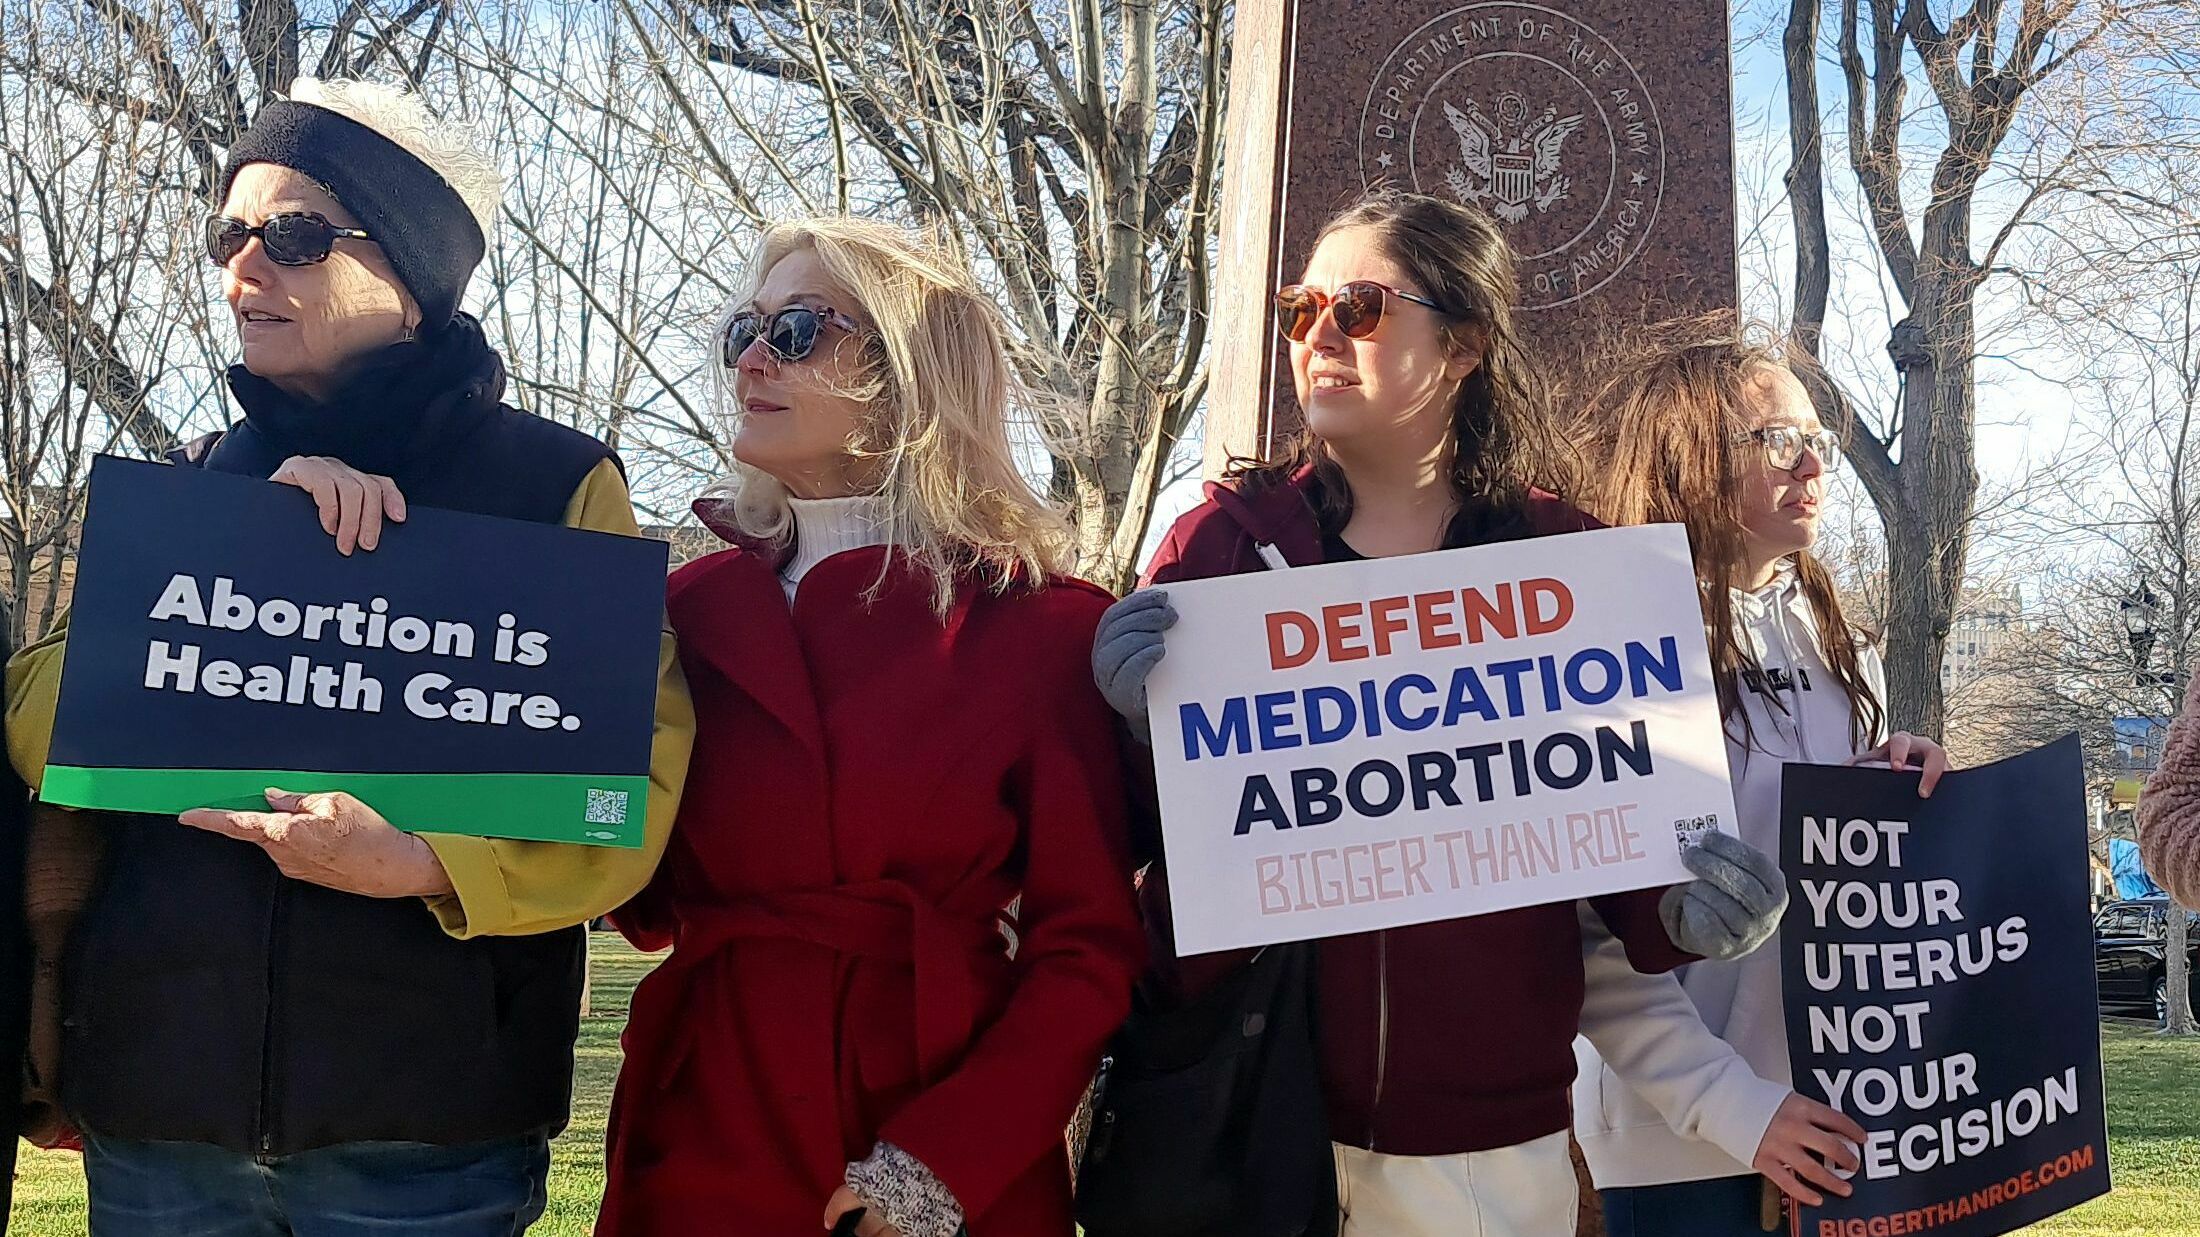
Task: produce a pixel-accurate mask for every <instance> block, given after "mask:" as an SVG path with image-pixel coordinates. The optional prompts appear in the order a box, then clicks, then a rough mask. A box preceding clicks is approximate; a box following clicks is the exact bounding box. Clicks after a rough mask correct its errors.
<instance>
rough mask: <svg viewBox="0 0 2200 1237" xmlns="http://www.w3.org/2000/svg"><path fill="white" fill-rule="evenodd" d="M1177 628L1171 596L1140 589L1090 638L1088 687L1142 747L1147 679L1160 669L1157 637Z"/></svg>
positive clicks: (1119, 604) (1114, 608)
mask: <svg viewBox="0 0 2200 1237" xmlns="http://www.w3.org/2000/svg"><path fill="white" fill-rule="evenodd" d="M1175 625H1176V611H1175V610H1173V609H1171V608H1170V607H1169V595H1168V594H1167V593H1164V592H1162V591H1161V590H1160V589H1157V588H1142V589H1140V590H1138V591H1137V592H1135V593H1132V594H1131V595H1130V596H1128V597H1125V598H1124V599H1123V600H1121V601H1118V602H1116V603H1115V604H1114V605H1112V606H1109V607H1108V612H1107V613H1106V614H1103V615H1101V616H1100V630H1099V631H1098V632H1096V633H1095V634H1094V635H1093V638H1092V681H1093V682H1094V683H1095V684H1097V685H1098V686H1099V688H1100V694H1101V695H1102V696H1103V697H1105V698H1106V699H1107V702H1108V703H1109V704H1111V705H1113V706H1115V711H1116V712H1118V713H1121V714H1122V715H1123V717H1124V720H1126V721H1128V722H1129V723H1130V724H1131V733H1132V734H1134V735H1136V736H1138V738H1139V740H1140V741H1141V742H1144V741H1146V737H1147V724H1146V676H1147V675H1149V674H1152V673H1153V668H1154V667H1155V666H1156V665H1158V664H1160V661H1161V654H1162V653H1163V652H1164V651H1165V650H1164V649H1163V647H1162V637H1161V633H1162V632H1165V631H1167V630H1168V629H1169V628H1171V627H1174V626H1175Z"/></svg>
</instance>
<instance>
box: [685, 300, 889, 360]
mask: <svg viewBox="0 0 2200 1237" xmlns="http://www.w3.org/2000/svg"><path fill="white" fill-rule="evenodd" d="M828 326H837V327H839V328H840V329H841V330H843V331H846V332H848V333H849V334H851V335H852V334H854V333H855V332H857V331H858V330H861V329H862V328H861V327H859V326H858V325H857V324H856V320H855V319H853V318H850V317H849V316H848V315H846V314H844V313H842V312H840V311H839V310H837V309H828V308H824V307H822V306H820V307H819V308H816V309H812V308H810V307H809V306H807V305H789V306H788V307H787V308H785V309H782V310H780V311H779V312H778V313H772V314H762V313H757V312H756V311H754V310H749V311H747V312H744V313H738V314H735V315H734V316H733V319H732V320H731V321H729V322H727V323H726V334H725V337H724V340H723V341H722V344H721V353H720V359H721V360H722V361H723V362H724V363H725V366H726V368H727V369H738V368H740V365H741V354H742V353H744V352H747V351H748V350H749V345H750V344H753V343H755V342H756V341H757V340H759V339H761V340H763V341H764V347H765V348H767V349H769V350H770V351H771V354H772V356H773V357H774V358H776V359H777V360H779V361H780V362H782V363H786V362H792V361H799V360H802V359H803V358H804V357H807V356H809V355H810V353H812V352H814V351H816V350H817V333H818V332H819V331H821V330H823V329H825V328H826V327H828Z"/></svg>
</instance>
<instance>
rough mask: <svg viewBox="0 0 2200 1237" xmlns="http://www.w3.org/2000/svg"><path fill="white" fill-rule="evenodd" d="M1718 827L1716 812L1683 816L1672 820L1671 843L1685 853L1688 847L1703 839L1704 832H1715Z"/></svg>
mask: <svg viewBox="0 0 2200 1237" xmlns="http://www.w3.org/2000/svg"><path fill="white" fill-rule="evenodd" d="M1718 827H1719V814H1718V813H1717V812H1711V813H1707V814H1705V815H1703V816H1683V817H1681V818H1679V819H1678V820H1675V821H1674V822H1673V843H1674V845H1676V846H1678V847H1680V849H1681V851H1682V853H1684V854H1685V853H1686V852H1687V850H1688V848H1689V847H1691V846H1694V845H1695V844H1696V843H1698V842H1700V841H1702V840H1703V835H1704V834H1706V833H1711V832H1715V831H1716V830H1717V829H1718Z"/></svg>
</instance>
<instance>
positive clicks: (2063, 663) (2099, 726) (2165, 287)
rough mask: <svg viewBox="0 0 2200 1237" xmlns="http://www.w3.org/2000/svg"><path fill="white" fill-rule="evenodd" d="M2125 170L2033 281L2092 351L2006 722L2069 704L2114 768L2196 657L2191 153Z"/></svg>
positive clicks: (2068, 714) (2071, 220)
mask: <svg viewBox="0 0 2200 1237" xmlns="http://www.w3.org/2000/svg"><path fill="white" fill-rule="evenodd" d="M2123 170H2124V175H2123V178H2122V179H2121V182H2120V183H2119V184H2118V186H2117V197H2118V199H2119V208H2118V209H2117V210H2115V211H2113V212H2105V213H2104V212H2098V211H2094V212H2086V213H2083V214H2071V215H2068V216H2066V217H2063V218H2061V219H2059V220H2058V226H2057V228H2056V231H2055V242H2054V245H2053V247H2052V248H2051V249H2050V250H2048V251H2047V254H2046V256H2047V257H2048V258H2049V259H2050V260H2049V261H2048V262H2047V263H2045V264H2044V265H2043V266H2042V268H2041V269H2040V270H2039V271H2038V272H2037V273H2036V274H2035V275H2033V276H2032V277H2031V281H2030V284H2029V286H2030V288H2031V289H2032V290H2033V292H2034V293H2035V295H2034V298H2033V299H2034V302H2035V309H2036V311H2037V312H2038V313H2039V314H2041V315H2042V316H2043V318H2044V319H2045V320H2047V321H2051V322H2053V323H2055V325H2056V327H2057V329H2059V330H2062V331H2064V332H2067V333H2068V334H2069V336H2070V338H2072V339H2073V340H2075V341H2077V342H2078V344H2079V345H2080V346H2081V347H2082V348H2083V349H2084V350H2085V355H2086V356H2087V357H2088V358H2089V361H2088V364H2087V366H2086V370H2085V372H2084V374H2083V375H2082V379H2083V380H2082V382H2081V383H2080V384H2079V385H2078V386H2077V390H2079V391H2080V392H2081V393H2082V395H2083V402H2084V405H2085V407H2084V410H2083V411H2084V413H2085V415H2084V417H2083V418H2082V421H2081V424H2080V429H2079V436H2080V439H2081V442H2080V446H2081V449H2082V454H2081V455H2080V456H2079V457H2078V458H2077V459H2076V460H2074V461H2073V466H2070V467H2066V468H2065V469H2064V470H2062V477H2061V481H2062V485H2061V502H2060V503H2059V504H2057V505H2056V506H2054V507H2052V508H2049V509H2047V510H2044V511H2042V512H2041V513H2040V514H2039V515H2038V517H2037V518H2038V523H2039V526H2040V529H2041V533H2042V535H2043V538H2044V539H2045V540H2046V541H2048V542H2050V543H2052V544H2054V545H2056V546H2058V547H2060V549H2061V551H2062V555H2063V561H2062V562H2061V563H2059V564H2057V565H2056V566H2055V568H2054V574H2052V575H2051V576H2049V577H2048V578H2049V579H2050V580H2051V582H2052V583H2051V585H2050V587H2049V588H2047V589H2045V590H2043V591H2044V592H2045V593H2046V596H2047V598H2048V601H2047V604H2046V606H2045V607H2044V612H2043V614H2042V616H2041V617H2042V619H2043V622H2044V625H2045V626H2046V628H2047V634H2048V635H2049V636H2050V638H2049V639H2047V640H2043V641H2042V642H2040V643H2039V644H2038V645H2036V646H2035V647H2034V648H2032V649H2031V650H2030V652H2031V655H2032V656H2031V659H2030V661H2029V663H2028V664H2025V665H2022V666H2020V667H2019V669H2020V671H2022V672H2023V673H2025V675H2026V676H2027V690H2028V692H2029V695H2030V700H2029V701H2028V702H2027V703H2028V704H2029V706H2030V707H2023V708H2017V709H2012V710H2010V711H2009V716H2008V717H2007V718H2006V719H2005V720H2004V721H2003V722H2002V725H2003V726H2005V727H2008V728H2013V729H2018V730H2021V729H2023V728H2025V725H2026V722H2025V719H2027V718H2036V717H2039V716H2041V715H2043V714H2046V715H2048V716H2053V717H2056V718H2057V719H2058V721H2059V720H2060V719H2061V718H2071V719H2074V720H2080V721H2082V722H2083V723H2084V724H2085V728H2086V730H2087V731H2088V732H2089V738H2090V739H2091V743H2090V744H2089V747H2090V748H2091V749H2092V751H2093V752H2094V753H2095V756H2096V759H2097V760H2099V761H2101V763H2103V764H2104V765H2111V767H2112V764H2111V762H2113V760H2114V746H2115V739H2114V735H2113V733H2112V727H2113V726H2114V723H2115V720H2116V719H2117V718H2125V717H2134V718H2142V719H2157V720H2159V721H2160V722H2162V723H2165V724H2166V723H2167V721H2168V720H2169V719H2170V718H2171V717H2173V716H2175V714H2176V713H2177V711H2178V709H2179V707H2180V705H2181V702H2182V700H2183V695H2184V688H2185V686H2186V685H2187V684H2188V683H2189V682H2190V681H2191V678H2192V675H2193V673H2194V670H2195V668H2196V667H2200V210H2196V209H2195V207H2194V206H2193V205H2192V204H2189V203H2187V202H2184V201H2183V200H2182V199H2181V197H2180V195H2179V190H2180V187H2181V186H2182V185H2184V184H2188V183H2190V180H2189V178H2190V177H2191V176H2192V175H2193V174H2194V173H2195V172H2196V171H2200V157H2195V156H2194V155H2193V153H2192V152H2187V151H2181V150H2178V149H2176V148H2175V147H2155V148H2153V149H2151V150H2150V151H2149V152H2148V153H2147V155H2146V157H2145V158H2144V159H2141V160H2135V161H2131V162H2128V163H2127V164H2126V165H2125V167H2124V169H2123ZM2169 933H2170V941H2169V945H2168V949H2167V951H2166V952H2167V953H2168V956H2169V958H2170V964H2169V966H2168V968H2167V969H2168V976H2167V979H2168V986H2169V989H2170V993H2169V1001H2168V1004H2169V1008H2170V1011H2171V1017H2170V1026H2171V1029H2172V1030H2173V1031H2174V1032H2176V1033H2180V1034H2181V1033H2188V1032H2190V1031H2191V1030H2192V1029H2193V1028H2192V1023H2191V1018H2190V1014H2191V998H2190V991H2189V977H2188V976H2187V975H2186V974H2185V966H2184V960H2185V957H2186V952H2185V941H2184V936H2185V924H2184V919H2183V916H2181V915H2174V914H2173V915H2171V916H2169Z"/></svg>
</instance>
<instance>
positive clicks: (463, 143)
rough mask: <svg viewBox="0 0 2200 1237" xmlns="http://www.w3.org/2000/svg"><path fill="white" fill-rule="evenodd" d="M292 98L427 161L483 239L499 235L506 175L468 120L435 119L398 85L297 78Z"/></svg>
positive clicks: (292, 83)
mask: <svg viewBox="0 0 2200 1237" xmlns="http://www.w3.org/2000/svg"><path fill="white" fill-rule="evenodd" d="M290 100H291V102H293V103H305V104H310V105H311V106H314V107H317V108H320V109H321V110H323V111H328V112H334V113H336V114H337V115H339V116H342V117H343V118H345V119H346V120H349V121H351V122H353V123H354V124H359V125H364V126H365V127H367V128H369V129H372V130H374V131H375V132H376V133H379V134H381V135H382V136H383V137H386V138H388V139H389V140H390V141H392V142H395V143H397V144H398V145H399V146H401V147H403V148H404V149H405V153H406V154H409V155H411V156H412V157H413V158H415V159H418V160H420V161H421V162H422V163H425V164H427V165H428V167H429V169H430V170H432V171H434V172H435V174H436V175H437V176H440V177H442V178H443V183H444V184H447V185H449V186H450V187H451V191H452V192H453V193H456V194H457V195H458V197H459V200H460V201H462V202H464V203H466V210H467V212H468V213H469V214H471V215H473V217H474V223H475V224H476V225H478V226H479V227H480V228H481V238H482V241H483V242H484V243H492V242H494V241H495V240H496V234H497V206H498V203H500V202H501V201H502V200H503V198H504V174H503V173H502V172H499V171H498V170H497V165H496V160H494V159H492V158H490V157H489V155H488V153H487V151H486V148H485V143H483V142H482V140H481V139H480V136H479V135H478V134H477V133H475V132H474V130H473V128H472V126H470V125H469V124H467V123H465V122H463V121H459V120H452V119H439V118H438V117H437V116H436V115H435V114H434V113H432V112H430V111H429V110H428V105H427V103H426V102H425V101H423V100H422V99H421V97H420V96H419V95H416V94H414V93H413V92H411V91H409V90H405V89H403V88H401V87H397V86H385V85H383V84H382V83H380V82H369V81H361V80H357V79H348V80H338V81H322V80H321V79H320V78H317V77H299V78H294V79H292V81H291V83H290Z"/></svg>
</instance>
